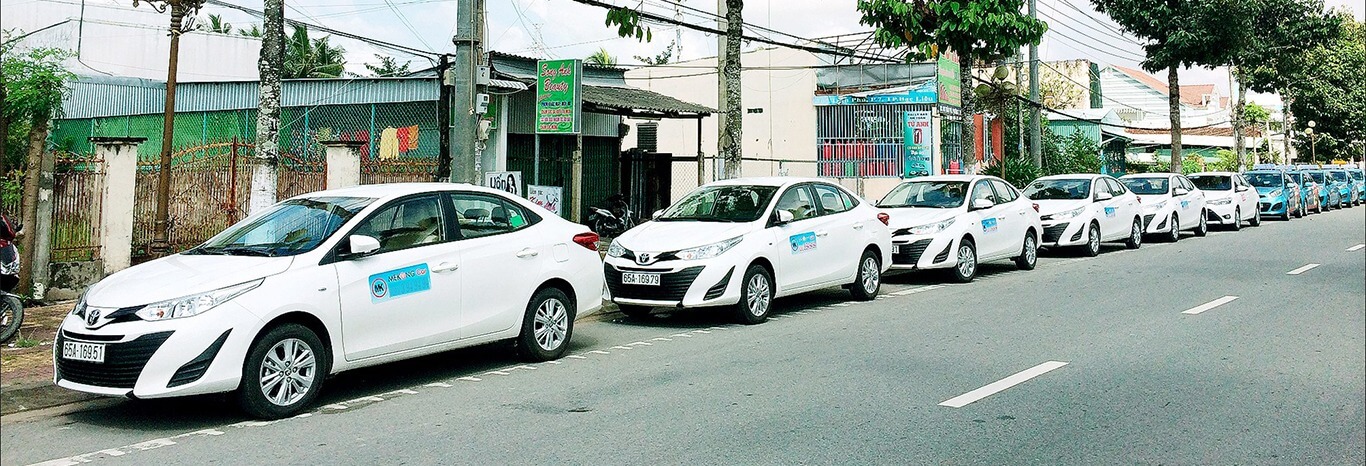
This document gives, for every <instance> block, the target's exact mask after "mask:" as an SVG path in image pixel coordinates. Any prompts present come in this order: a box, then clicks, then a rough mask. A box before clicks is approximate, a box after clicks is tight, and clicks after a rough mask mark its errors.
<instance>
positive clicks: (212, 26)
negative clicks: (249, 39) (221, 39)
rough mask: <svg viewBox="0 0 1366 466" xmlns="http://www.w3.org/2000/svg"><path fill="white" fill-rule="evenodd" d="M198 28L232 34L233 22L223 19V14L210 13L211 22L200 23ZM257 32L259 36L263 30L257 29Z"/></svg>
mask: <svg viewBox="0 0 1366 466" xmlns="http://www.w3.org/2000/svg"><path fill="white" fill-rule="evenodd" d="M252 27H253V28H255V27H256V26H255V25H253V26H252ZM196 29H199V30H200V31H205V32H212V33H216V34H232V23H229V22H227V21H223V17H222V16H219V15H215V14H213V13H209V24H200V25H199V26H198V27H197V28H196ZM256 34H257V36H258V37H259V36H260V34H261V31H259V30H258V31H256ZM243 35H246V34H243Z"/></svg>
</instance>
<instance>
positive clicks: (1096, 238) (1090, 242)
mask: <svg viewBox="0 0 1366 466" xmlns="http://www.w3.org/2000/svg"><path fill="white" fill-rule="evenodd" d="M1100 242H1101V238H1100V224H1098V223H1096V222H1094V221H1093V222H1091V223H1090V224H1089V225H1087V226H1086V244H1084V245H1082V246H1081V252H1082V254H1085V255H1086V257H1096V256H1098V255H1100Z"/></svg>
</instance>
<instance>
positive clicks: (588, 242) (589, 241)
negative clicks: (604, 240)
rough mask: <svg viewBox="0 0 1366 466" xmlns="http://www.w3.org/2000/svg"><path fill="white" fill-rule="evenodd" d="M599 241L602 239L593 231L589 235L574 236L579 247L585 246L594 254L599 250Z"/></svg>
mask: <svg viewBox="0 0 1366 466" xmlns="http://www.w3.org/2000/svg"><path fill="white" fill-rule="evenodd" d="M599 239H601V237H599V236H598V234H597V233H593V232H591V231H590V232H588V233H579V234H577V235H574V242H575V243H578V245H579V246H583V247H585V248H588V250H589V251H594V252H596V251H597V250H598V240H599Z"/></svg>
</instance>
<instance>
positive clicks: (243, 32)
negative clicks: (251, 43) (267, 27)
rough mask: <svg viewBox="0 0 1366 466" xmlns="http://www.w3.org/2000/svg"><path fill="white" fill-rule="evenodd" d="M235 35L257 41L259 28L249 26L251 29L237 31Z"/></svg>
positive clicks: (259, 34) (254, 25)
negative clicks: (253, 38)
mask: <svg viewBox="0 0 1366 466" xmlns="http://www.w3.org/2000/svg"><path fill="white" fill-rule="evenodd" d="M237 34H239V35H243V36H247V37H255V38H258V39H259V38H261V26H259V25H256V24H253V25H251V29H238V30H237Z"/></svg>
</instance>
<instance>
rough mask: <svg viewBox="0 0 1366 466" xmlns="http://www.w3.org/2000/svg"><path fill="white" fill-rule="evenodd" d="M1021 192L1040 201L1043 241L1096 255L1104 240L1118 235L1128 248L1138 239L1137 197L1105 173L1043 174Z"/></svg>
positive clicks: (1137, 243)
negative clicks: (1078, 247)
mask: <svg viewBox="0 0 1366 466" xmlns="http://www.w3.org/2000/svg"><path fill="white" fill-rule="evenodd" d="M1024 195H1025V196H1028V197H1029V198H1030V199H1033V200H1034V202H1035V203H1037V204H1039V213H1040V214H1041V220H1042V221H1043V242H1042V243H1041V244H1042V245H1044V246H1050V247H1052V246H1057V247H1063V246H1080V247H1081V248H1082V251H1083V252H1085V253H1086V255H1088V256H1095V255H1097V254H1100V243H1101V242H1103V241H1120V240H1122V241H1124V244H1125V245H1126V246H1128V247H1129V248H1130V249H1136V248H1138V247H1139V246H1141V245H1142V244H1143V219H1142V218H1141V217H1140V216H1139V215H1140V213H1141V212H1142V211H1141V210H1140V209H1139V205H1138V196H1136V195H1134V193H1132V192H1129V190H1128V189H1127V188H1125V187H1124V184H1123V183H1120V182H1119V180H1116V179H1114V178H1112V177H1110V176H1107V175H1099V174H1095V173H1087V174H1074V175H1053V176H1045V177H1043V178H1039V179H1037V180H1034V182H1032V183H1029V186H1027V187H1025V189H1024Z"/></svg>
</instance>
